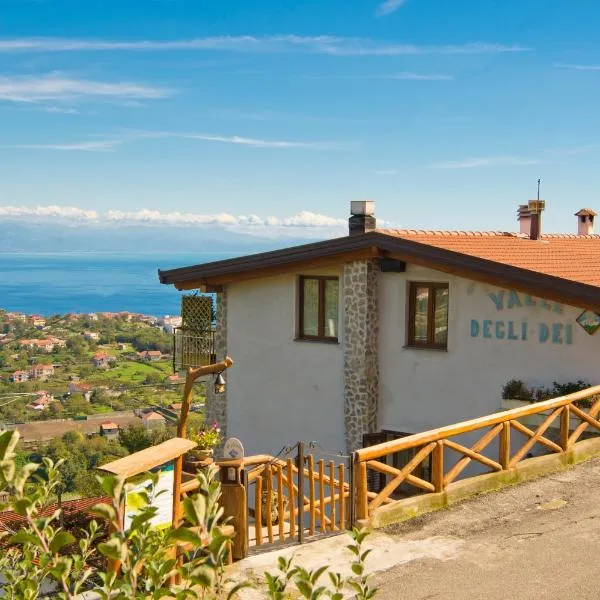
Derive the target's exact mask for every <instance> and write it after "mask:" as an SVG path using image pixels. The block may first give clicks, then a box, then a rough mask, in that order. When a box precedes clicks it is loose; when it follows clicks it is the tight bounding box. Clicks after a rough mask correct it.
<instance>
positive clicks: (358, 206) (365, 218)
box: [348, 200, 377, 235]
mask: <svg viewBox="0 0 600 600" xmlns="http://www.w3.org/2000/svg"><path fill="white" fill-rule="evenodd" d="M350 214H351V216H350V220H349V221H348V231H349V235H361V234H363V233H367V231H373V230H374V229H376V228H377V220H376V219H375V202H374V201H373V200H352V201H351V203H350Z"/></svg>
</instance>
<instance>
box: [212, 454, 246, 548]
mask: <svg viewBox="0 0 600 600" xmlns="http://www.w3.org/2000/svg"><path fill="white" fill-rule="evenodd" d="M219 468H220V475H221V506H222V507H223V511H224V513H223V517H224V518H229V523H230V524H231V525H233V528H234V531H235V534H234V538H233V552H232V554H233V558H234V559H235V560H241V559H242V558H246V556H248V502H247V498H246V485H245V482H244V475H245V471H244V468H243V466H242V462H241V461H235V462H234V461H227V462H225V463H221V464H219Z"/></svg>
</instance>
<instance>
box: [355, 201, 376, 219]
mask: <svg viewBox="0 0 600 600" xmlns="http://www.w3.org/2000/svg"><path fill="white" fill-rule="evenodd" d="M350 214H351V215H361V216H363V215H364V216H370V215H374V214H375V200H352V201H351V202H350Z"/></svg>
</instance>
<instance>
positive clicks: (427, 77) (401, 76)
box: [313, 71, 454, 81]
mask: <svg viewBox="0 0 600 600" xmlns="http://www.w3.org/2000/svg"><path fill="white" fill-rule="evenodd" d="M334 77H335V78H336V79H369V80H372V79H390V80H398V81H401V80H406V81H451V80H452V79H454V77H453V76H452V75H444V74H440V73H415V72H414V71H402V72H400V73H389V74H384V75H372V74H368V75H335V76H334ZM329 78H330V77H327V76H322V77H313V79H329Z"/></svg>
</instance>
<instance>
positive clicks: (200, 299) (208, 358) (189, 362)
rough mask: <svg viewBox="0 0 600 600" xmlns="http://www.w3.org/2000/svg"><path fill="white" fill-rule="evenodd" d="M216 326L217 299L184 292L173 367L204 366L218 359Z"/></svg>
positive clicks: (175, 334) (176, 334)
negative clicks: (215, 309) (214, 322)
mask: <svg viewBox="0 0 600 600" xmlns="http://www.w3.org/2000/svg"><path fill="white" fill-rule="evenodd" d="M214 342H215V333H214V328H213V299H212V298H211V297H210V296H182V298H181V327H180V328H177V329H176V330H175V332H174V336H173V368H174V369H175V371H181V370H184V369H187V368H189V367H191V368H196V367H203V366H205V365H209V364H212V363H214V362H216V357H215V350H214V348H215V343H214Z"/></svg>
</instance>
